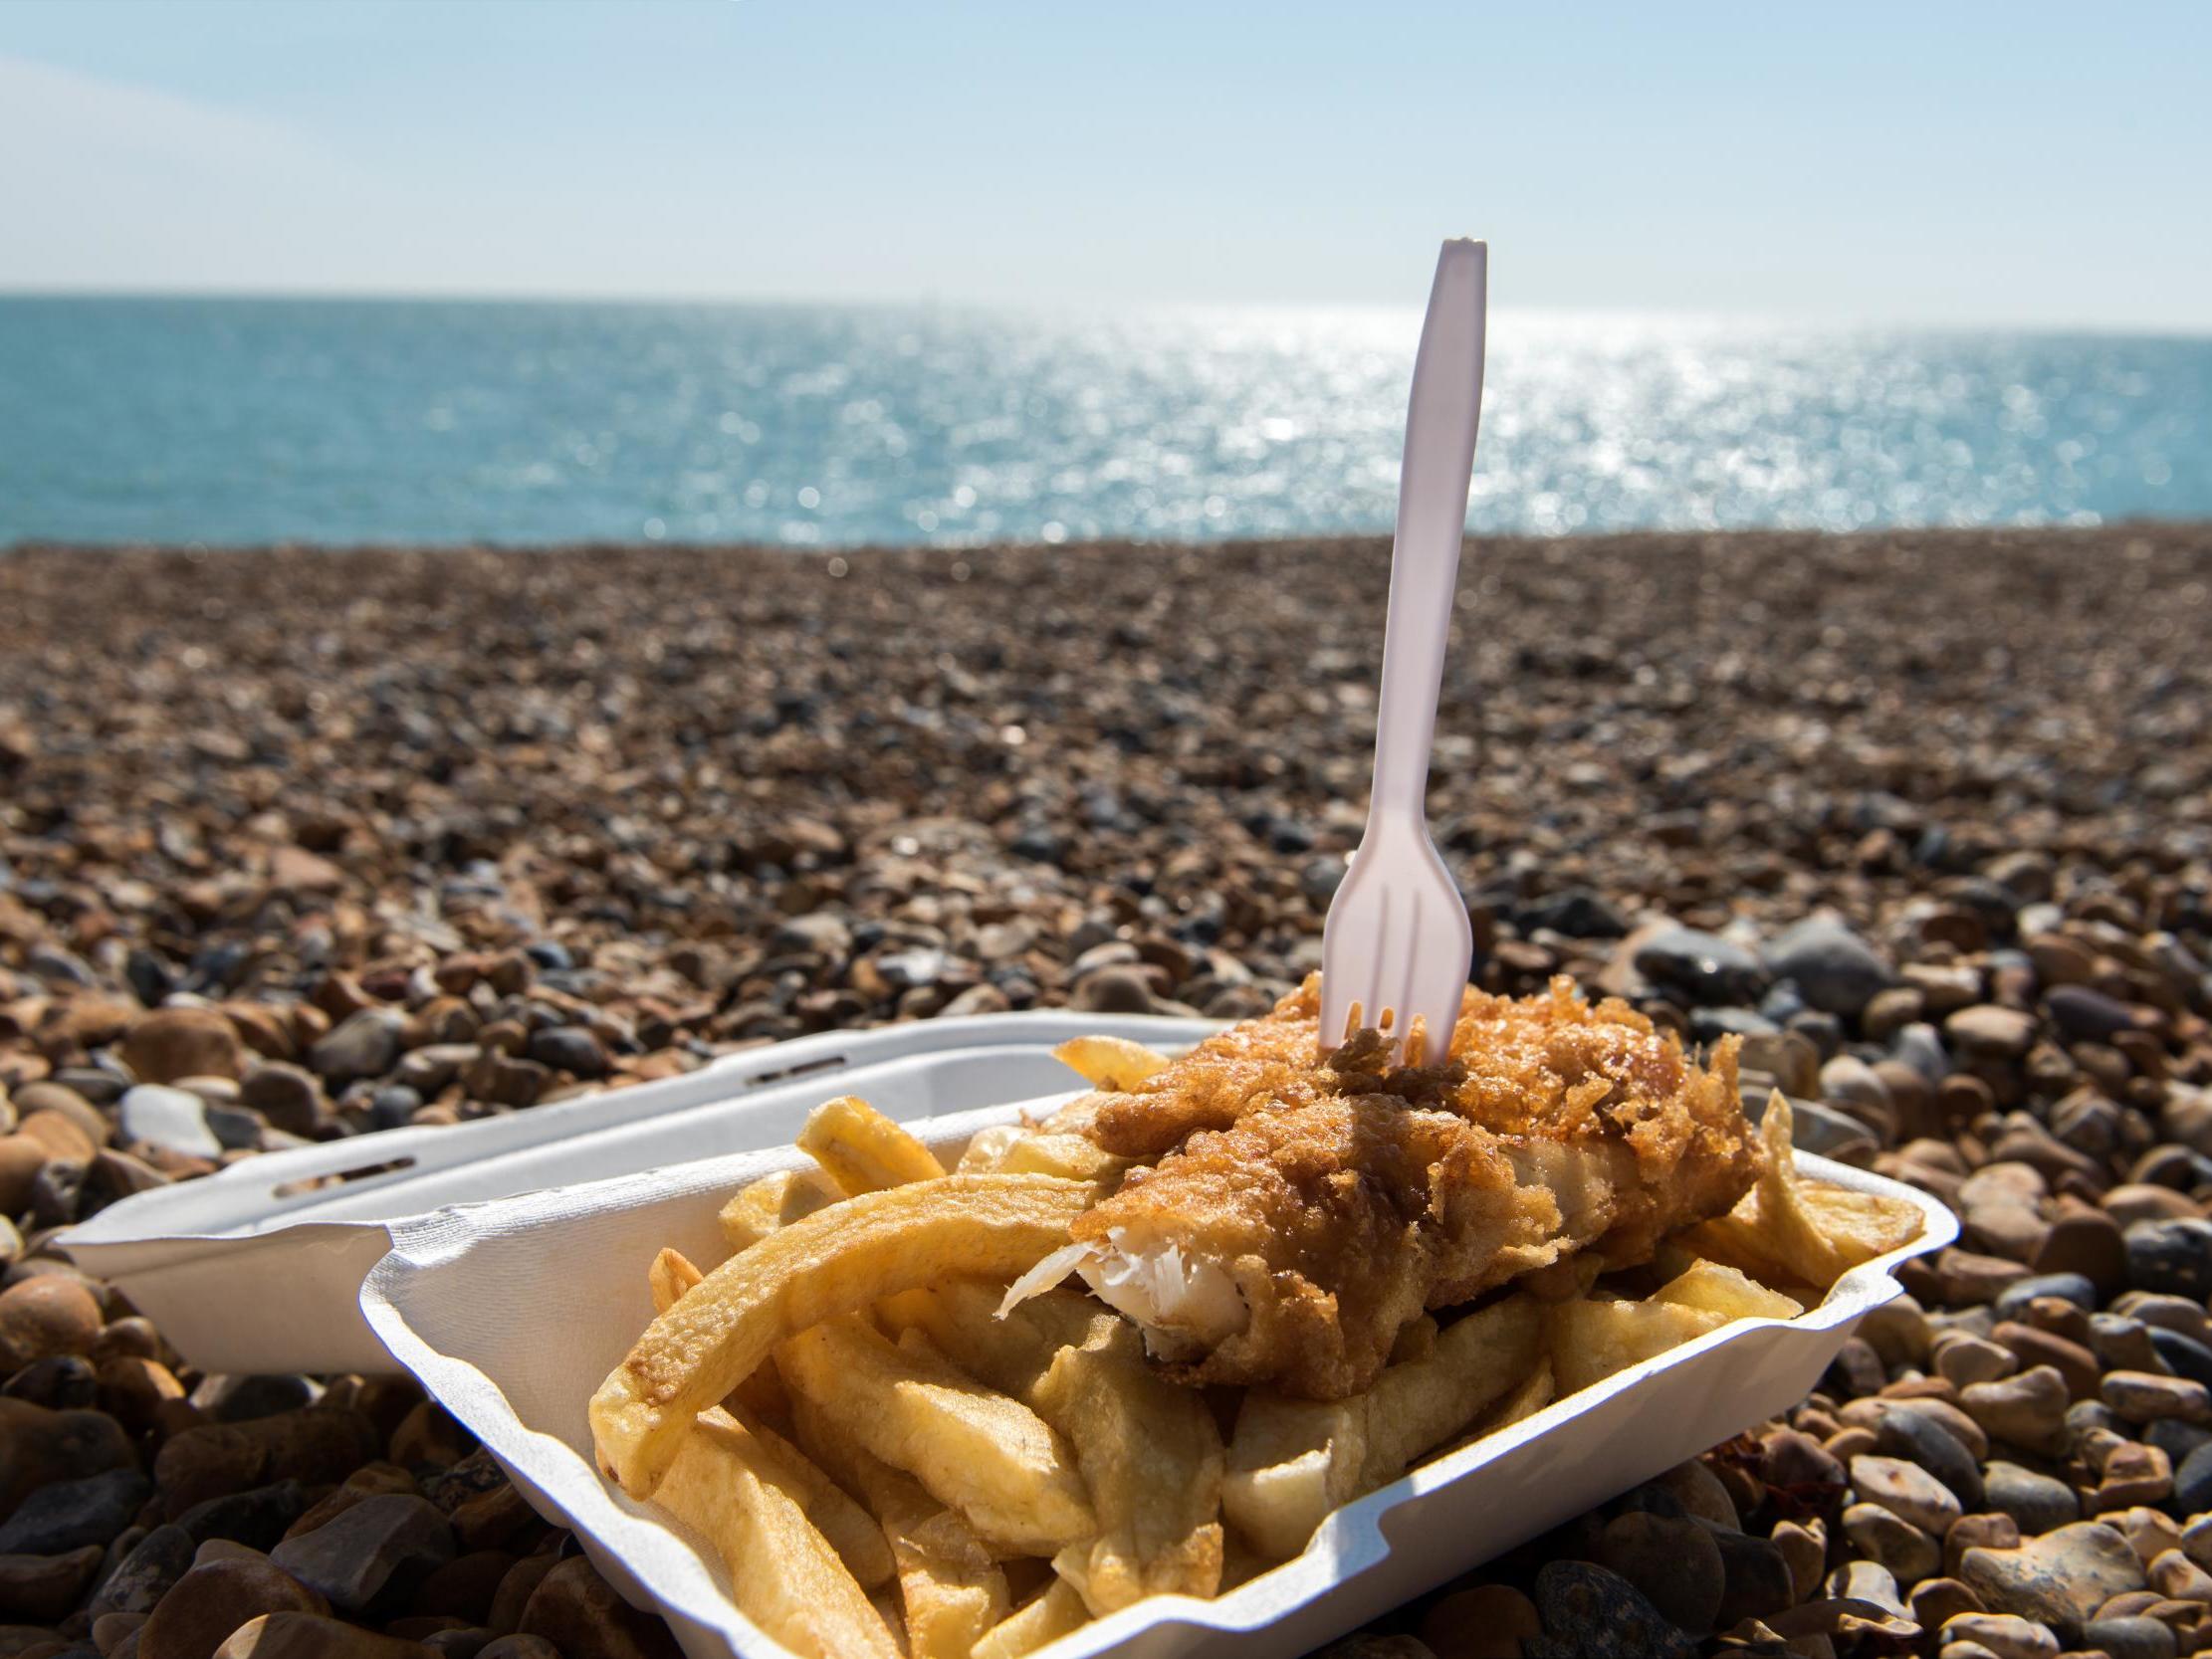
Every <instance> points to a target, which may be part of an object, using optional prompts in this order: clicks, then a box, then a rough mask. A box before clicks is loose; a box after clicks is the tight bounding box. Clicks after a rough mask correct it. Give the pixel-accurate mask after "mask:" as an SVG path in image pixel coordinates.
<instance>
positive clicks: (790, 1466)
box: [723, 1367, 893, 1590]
mask: <svg viewBox="0 0 2212 1659" xmlns="http://www.w3.org/2000/svg"><path fill="white" fill-rule="evenodd" d="M764 1368H765V1367H764ZM723 1409H725V1410H727V1411H729V1413H730V1415H731V1416H732V1417H733V1418H734V1419H736V1421H737V1422H738V1424H739V1425H740V1426H741V1427H743V1428H744V1429H745V1430H746V1432H747V1433H749V1434H751V1435H752V1436H753V1438H754V1439H755V1440H756V1441H758V1442H759V1443H760V1445H761V1449H762V1450H763V1451H764V1452H766V1453H767V1454H768V1455H769V1456H770V1457H771V1458H773V1459H774V1460H775V1462H776V1463H777V1465H778V1466H779V1467H780V1468H781V1469H782V1470H783V1473H784V1475H785V1477H786V1479H785V1482H784V1486H785V1490H787V1491H789V1492H790V1493H791V1494H792V1495H793V1496H794V1497H796V1498H797V1499H798V1501H799V1505H800V1507H801V1508H803V1509H804V1510H805V1511H806V1519H807V1520H809V1521H811V1522H812V1523H813V1524H814V1528H815V1531H817V1532H819V1533H820V1534H821V1535H822V1537H823V1538H826V1539H827V1540H829V1543H830V1548H831V1549H833V1550H835V1551H836V1552H837V1555H838V1556H839V1558H840V1559H842V1560H843V1561H844V1563H845V1565H846V1566H847V1567H849V1568H851V1570H852V1575H853V1576H854V1577H855V1578H857V1579H859V1580H860V1582H861V1584H862V1586H863V1587H865V1588H867V1589H871V1590H872V1589H876V1588H879V1587H880V1586H882V1585H884V1584H887V1583H889V1582H890V1581H891V1574H892V1571H893V1562H892V1559H891V1548H890V1545H889V1544H888V1542H887V1541H886V1540H885V1539H884V1536H883V1529H882V1528H880V1527H878V1526H877V1525H876V1522H875V1518H874V1517H873V1516H871V1515H870V1514H869V1513H868V1512H867V1511H866V1510H864V1509H862V1508H861V1507H860V1505H859V1504H857V1503H855V1502H854V1501H853V1498H852V1495H851V1494H850V1493H848V1492H846V1491H845V1489H844V1488H843V1487H841V1486H839V1485H838V1484H837V1483H836V1482H835V1481H833V1480H831V1479H830V1478H829V1476H828V1475H827V1474H826V1473H824V1472H823V1470H822V1468H821V1466H820V1465H819V1464H817V1463H816V1462H815V1461H814V1460H813V1459H812V1458H810V1457H808V1456H807V1455H806V1454H805V1453H804V1452H802V1451H800V1450H799V1449H798V1448H797V1447H796V1446H794V1445H792V1444H791V1443H790V1442H789V1441H788V1440H786V1439H784V1438H783V1437H782V1436H781V1435H780V1434H777V1433H776V1432H775V1430H774V1429H773V1428H770V1427H769V1426H768V1424H766V1423H764V1422H762V1421H761V1420H760V1419H759V1418H757V1417H755V1416H754V1415H753V1414H752V1413H750V1412H748V1411H747V1410H746V1409H745V1408H744V1407H743V1406H735V1407H732V1406H725V1407H724V1408H723Z"/></svg>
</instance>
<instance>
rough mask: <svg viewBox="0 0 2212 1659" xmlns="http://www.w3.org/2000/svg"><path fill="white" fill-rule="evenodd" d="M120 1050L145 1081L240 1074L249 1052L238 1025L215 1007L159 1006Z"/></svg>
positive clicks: (136, 1026)
mask: <svg viewBox="0 0 2212 1659" xmlns="http://www.w3.org/2000/svg"><path fill="white" fill-rule="evenodd" d="M120 1052H121V1055H122V1062H123V1064H124V1065H126V1066H128V1067H129V1068H130V1070H131V1073H132V1075H134V1076H135V1077H136V1078H137V1079H138V1081H139V1082H140V1083H174V1082H176V1081H177V1080H178V1079H179V1078H186V1077H227V1078H233V1079H235V1078H236V1077H237V1076H238V1074H239V1072H240V1071H241V1070H242V1069H243V1067H244V1065H245V1058H246V1056H245V1047H244V1045H243V1044H241V1043H240V1042H239V1040H238V1030H237V1028H236V1027H235V1026H233V1025H232V1024H231V1022H230V1021H229V1020H227V1019H225V1018H224V1017H223V1016H222V1015H221V1014H219V1013H217V1012H216V1011H215V1010H214V1009H212V1008H158V1009H155V1010H154V1011H153V1012H152V1013H150V1014H147V1015H145V1016H144V1017H143V1018H141V1019H138V1020H135V1021H133V1022H132V1024H131V1027H130V1030H129V1033H128V1034H127V1035H126V1036H124V1038H123V1040H122V1047H121V1051H120Z"/></svg>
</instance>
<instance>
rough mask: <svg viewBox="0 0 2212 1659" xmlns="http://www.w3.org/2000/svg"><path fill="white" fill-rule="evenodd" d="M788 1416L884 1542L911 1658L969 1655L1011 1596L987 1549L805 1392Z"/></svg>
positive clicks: (958, 1658)
mask: <svg viewBox="0 0 2212 1659" xmlns="http://www.w3.org/2000/svg"><path fill="white" fill-rule="evenodd" d="M793 1416H794V1417H795V1419H796V1421H797V1428H798V1433H799V1437H800V1438H801V1439H802V1440H803V1441H804V1442H805V1444H806V1449H807V1450H808V1451H809V1452H811V1453H813V1454H814V1456H815V1457H816V1458H817V1459H818V1460H819V1461H820V1462H821V1464H822V1465H823V1467H825V1468H828V1469H830V1470H832V1471H833V1472H834V1473H835V1474H836V1475H837V1477H838V1478H839V1479H840V1480H842V1481H843V1482H844V1483H845V1484H846V1485H847V1486H849V1487H851V1488H852V1489H853V1490H854V1491H855V1492H858V1493H859V1494H860V1495H861V1496H862V1497H863V1498H865V1499H866V1500H867V1503H868V1507H869V1509H871V1510H872V1511H874V1512H875V1516H876V1519H877V1522H878V1523H880V1525H881V1528H882V1533H883V1537H884V1538H885V1539H887V1540H888V1541H889V1543H890V1547H891V1555H892V1558H893V1560H894V1561H895V1562H896V1565H897V1571H898V1581H899V1598H900V1606H901V1611H902V1612H903V1614H904V1616H905V1624H906V1639H907V1648H908V1652H909V1655H910V1659H968V1656H969V1654H970V1652H971V1651H972V1650H973V1649H974V1648H975V1645H976V1644H977V1643H978V1642H979V1641H981V1640H982V1639H983V1638H984V1636H985V1635H986V1634H987V1633H988V1632H989V1631H990V1630H991V1628H992V1627H993V1626H994V1625H995V1624H997V1623H998V1621H999V1620H1000V1619H1002V1618H1004V1617H1005V1616H1006V1609H1007V1607H1008V1605H1009V1604H1010V1598H1009V1596H1008V1594H1007V1589H1006V1574H1005V1571H1004V1569H1003V1568H1002V1567H1000V1566H999V1564H998V1562H997V1561H996V1560H995V1559H994V1558H993V1555H992V1552H991V1550H990V1549H989V1548H988V1547H987V1546H986V1545H985V1544H984V1542H983V1541H982V1540H981V1539H979V1538H978V1537H977V1536H976V1531H975V1529H974V1528H973V1527H971V1526H969V1524H968V1523H967V1522H966V1521H965V1520H964V1519H962V1517H961V1516H960V1515H959V1514H958V1513H957V1512H956V1511H953V1510H949V1509H947V1508H946V1507H945V1506H944V1505H943V1504H940V1503H939V1502H938V1501H937V1500H936V1499H935V1498H933V1497H931V1496H930V1494H929V1491H928V1489H927V1488H925V1487H924V1486H923V1485H922V1483H921V1482H919V1481H917V1480H916V1479H915V1478H914V1477H913V1476H912V1475H909V1474H907V1473H906V1472H905V1471H904V1470H900V1469H894V1468H892V1467H891V1466H890V1465H889V1464H888V1463H885V1462H884V1461H883V1460H882V1459H880V1458H877V1457H873V1456H871V1455H870V1454H869V1453H867V1452H865V1451H863V1450H861V1448H860V1447H859V1446H857V1445H855V1444H854V1443H853V1442H852V1440H851V1439H849V1438H848V1437H847V1436H845V1435H843V1434H841V1433H839V1432H838V1431H837V1430H836V1429H835V1427H834V1426H833V1425H831V1424H830V1423H829V1422H827V1421H826V1420H825V1419H824V1418H823V1416H822V1414H821V1413H820V1412H819V1411H818V1410H816V1409H815V1407H814V1406H813V1405H812V1403H811V1402H809V1401H808V1400H806V1399H805V1398H804V1397H801V1398H799V1399H798V1400H797V1401H796V1402H795V1404H794V1407H793Z"/></svg>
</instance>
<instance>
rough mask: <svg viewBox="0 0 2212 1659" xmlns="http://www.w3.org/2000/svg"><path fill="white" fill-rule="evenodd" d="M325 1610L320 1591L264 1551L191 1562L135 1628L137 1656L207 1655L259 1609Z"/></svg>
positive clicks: (175, 1658)
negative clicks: (254, 1555) (263, 1552)
mask: <svg viewBox="0 0 2212 1659" xmlns="http://www.w3.org/2000/svg"><path fill="white" fill-rule="evenodd" d="M250 1554H251V1553H249V1555H250ZM330 1610H331V1604H330V1603H329V1602H328V1601H326V1600H325V1599H324V1598H323V1597H322V1596H321V1595H319V1594H317V1593H316V1592H315V1591H314V1590H312V1589H310V1588H308V1586H307V1585H305V1584H303V1583H301V1582H300V1581H299V1580H298V1579H297V1578H294V1577H293V1576H292V1575H291V1574H290V1573H288V1572H283V1571H280V1570H278V1568H277V1567H275V1566H274V1565H272V1564H271V1563H270V1562H269V1560H268V1558H267V1557H266V1556H260V1557H256V1558H249V1557H248V1555H233V1556H230V1557H228V1558H219V1559H215V1560H210V1561H208V1562H207V1563H206V1564H204V1565H194V1566H193V1568H192V1570H191V1571H189V1572H187V1573H185V1575H184V1576H183V1577H181V1578H179V1579H178V1580H177V1581H176V1582H175V1583H173V1584H171V1585H170V1586H169V1588H168V1591H167V1593H165V1594H164V1595H163V1596H162V1597H161V1600H160V1601H159V1603H158V1604H156V1605H155V1607H154V1609H153V1616H152V1617H151V1618H149V1619H147V1620H146V1623H145V1627H144V1628H143V1629H141V1630H140V1631H139V1632H138V1654H139V1659H208V1655H210V1654H212V1653H213V1652H214V1651H215V1650H216V1649H217V1648H218V1647H220V1646H221V1645H222V1644H223V1641H224V1639H225V1638H226V1637H228V1636H229V1635H230V1634H231V1632H232V1631H234V1630H236V1629H237V1628H238V1627H239V1626H240V1625H242V1624H246V1623H248V1622H250V1621H251V1620H253V1619H255V1618H258V1617H259V1616H261V1615H262V1614H264V1613H324V1614H327V1613H329V1612H330Z"/></svg>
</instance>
